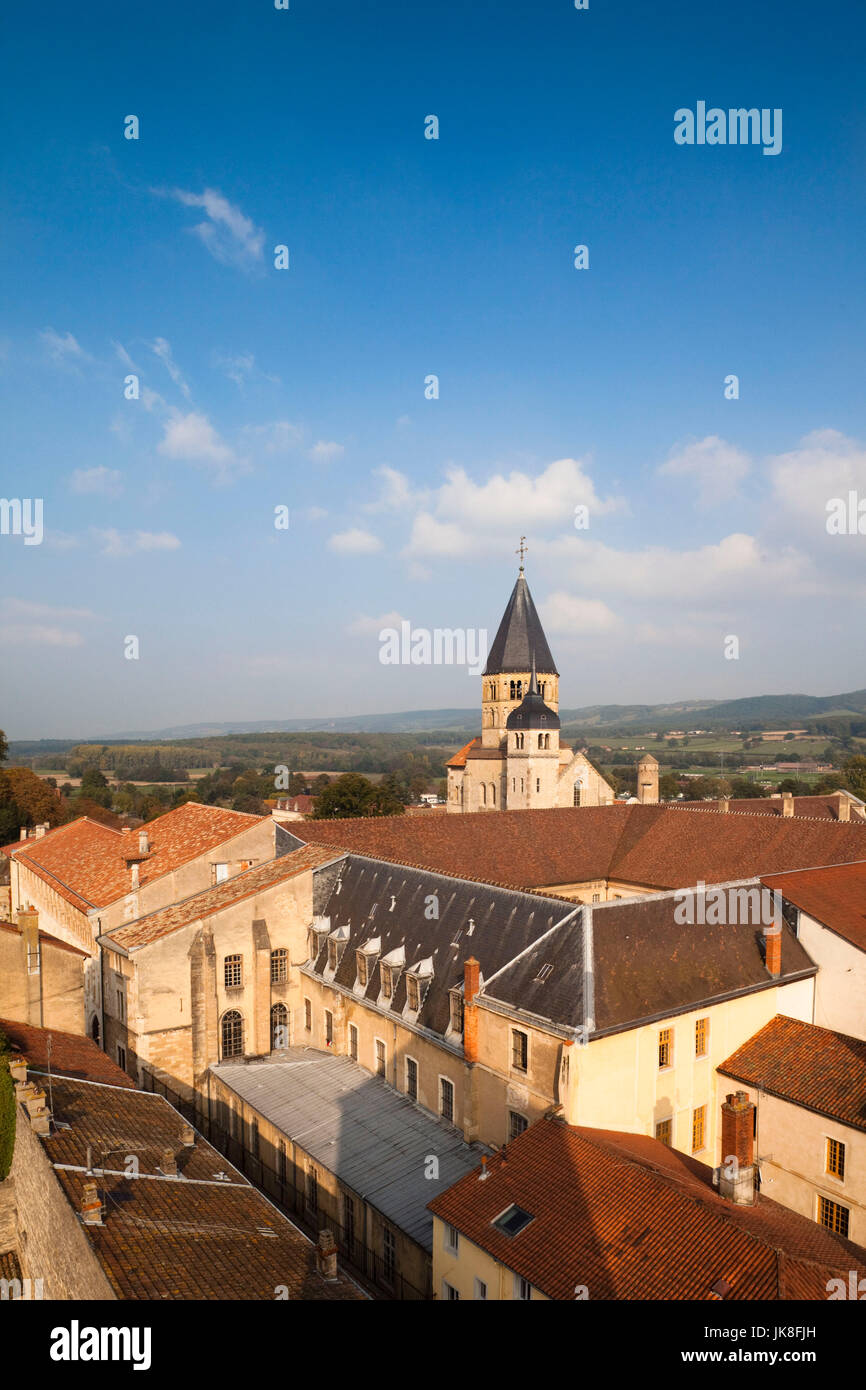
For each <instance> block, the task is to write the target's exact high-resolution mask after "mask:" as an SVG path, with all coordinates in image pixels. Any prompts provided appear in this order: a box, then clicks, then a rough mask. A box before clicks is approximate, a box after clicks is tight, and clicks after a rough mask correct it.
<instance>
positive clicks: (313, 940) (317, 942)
mask: <svg viewBox="0 0 866 1390" xmlns="http://www.w3.org/2000/svg"><path fill="white" fill-rule="evenodd" d="M330 930H331V919H330V917H316V918H315V919H314V921H313V925H312V926H311V927H310V930H309V931H308V932H307V950H308V951H309V953H310V960H311V961H312V962H313V964H314V965H315V963H316V961H317V960H318V959H319V952H320V951H321V949H322V947H323V946H324V944H325V942H326V941H327V939H328V933H329V932H330Z"/></svg>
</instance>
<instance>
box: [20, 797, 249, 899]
mask: <svg viewBox="0 0 866 1390" xmlns="http://www.w3.org/2000/svg"><path fill="white" fill-rule="evenodd" d="M264 819H267V817H263V816H250V815H245V814H243V813H242V812H240V811H226V810H223V809H222V807H219V806H202V805H200V804H199V803H198V802H195V801H188V802H186V803H185V804H184V805H183V806H176V807H175V808H174V810H172V811H167V812H166V813H165V815H164V816H157V818H156V820H152V821H149V822H148V823H147V825H145V826H142V827H141V828H142V829H143V830H146V831H147V836H148V840H149V842H150V845H151V850H150V852H149V854H148V855H147V857H146V858H145V859H143V860H141V861H140V869H139V881H140V883H141V885H142V887H144V886H145V885H146V884H148V883H152V882H153V881H154V880H155V879H157V878H161V877H162V875H163V874H167V873H171V871H172V870H173V869H177V868H179V867H180V865H181V864H186V863H188V862H189V860H191V859H195V858H197V857H198V855H200V854H206V853H207V852H208V851H209V850H212V849H215V848H216V847H217V845H221V844H224V843H225V842H226V841H227V840H231V839H233V838H234V837H235V836H236V835H240V834H241V833H242V831H244V830H248V829H249V828H250V827H251V826H253V825H256V824H259V823H260V822H261V821H262V820H264ZM137 849H138V834H137V832H136V831H128V832H126V833H124V832H123V831H121V830H112V829H110V827H109V826H106V825H101V824H100V823H99V822H98V821H93V820H90V819H89V818H88V817H87V816H80V817H79V818H78V820H74V821H70V822H69V823H68V824H67V825H61V826H58V827H57V829H56V830H51V831H49V832H48V834H47V835H44V836H43V837H42V838H41V839H39V840H22V841H20V842H18V843H17V844H16V845H12V846H10V847H9V853H10V857H11V858H13V859H15V860H17V861H18V862H19V863H21V864H25V865H26V866H27V868H29V869H32V871H33V872H34V873H35V874H38V875H39V877H40V878H42V879H44V880H45V882H46V883H48V884H50V886H51V887H52V888H54V889H55V891H56V892H58V893H59V894H60V895H61V897H63V898H65V899H66V901H67V902H71V903H72V904H73V905H74V906H75V907H77V908H78V909H79V910H80V911H82V912H87V911H88V910H89V909H90V908H93V907H107V906H108V904H109V903H113V902H116V901H117V899H118V898H122V897H123V896H124V894H125V893H128V892H129V883H130V879H129V870H128V868H127V866H126V862H125V858H124V855H125V854H127V855H130V856H131V857H132V858H134V859H139V856H138V854H137V852H136V851H137Z"/></svg>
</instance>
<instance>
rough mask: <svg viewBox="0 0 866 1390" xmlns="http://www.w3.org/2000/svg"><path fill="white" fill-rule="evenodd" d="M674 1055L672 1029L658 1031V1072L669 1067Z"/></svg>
mask: <svg viewBox="0 0 866 1390" xmlns="http://www.w3.org/2000/svg"><path fill="white" fill-rule="evenodd" d="M673 1055H674V1030H673V1028H660V1029H659V1071H661V1070H662V1069H663V1068H664V1067H669V1066H670V1065H671V1062H672V1061H673Z"/></svg>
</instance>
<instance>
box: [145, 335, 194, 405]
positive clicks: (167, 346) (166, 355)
mask: <svg viewBox="0 0 866 1390" xmlns="http://www.w3.org/2000/svg"><path fill="white" fill-rule="evenodd" d="M150 350H151V352H152V353H153V354H154V356H155V357H158V358H159V360H160V362H161V363H162V365H163V366H164V367H165V370H166V371H167V372H168V374H169V376H170V377H171V379H172V381H173V382H174V384H175V386H177V387H178V389H179V390H180V391H182V392H183V394H184V396H186V398H187V400H189V399H190V390H189V386H188V385H187V383H186V381H185V380H184V377H183V373H182V372H181V370H180V367H179V366H178V365H177V363H176V362H175V360H174V358H173V357H172V355H171V343H169V342H167V340H166V339H165V338H154V340H153V342H152V343H151V344H150Z"/></svg>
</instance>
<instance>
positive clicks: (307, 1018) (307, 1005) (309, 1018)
mask: <svg viewBox="0 0 866 1390" xmlns="http://www.w3.org/2000/svg"><path fill="white" fill-rule="evenodd" d="M304 1027H305V1028H306V1030H307V1032H308V1033H312V1031H313V1005H312V1003H311V1002H310V1000H309V999H305V1000H304Z"/></svg>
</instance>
